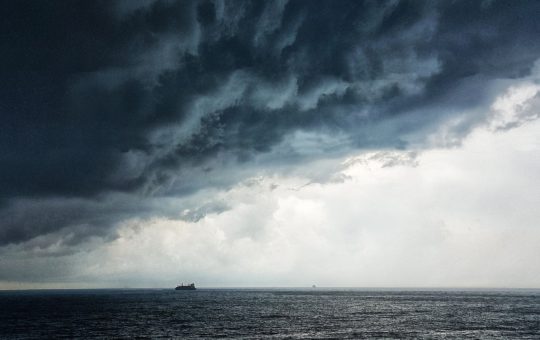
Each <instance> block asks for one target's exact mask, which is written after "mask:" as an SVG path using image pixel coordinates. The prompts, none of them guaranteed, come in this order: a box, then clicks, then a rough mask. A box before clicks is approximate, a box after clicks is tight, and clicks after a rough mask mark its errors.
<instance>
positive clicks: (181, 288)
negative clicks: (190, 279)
mask: <svg viewBox="0 0 540 340" xmlns="http://www.w3.org/2000/svg"><path fill="white" fill-rule="evenodd" d="M195 289H197V288H195V284H194V283H190V284H188V285H186V286H184V284H183V283H182V284H181V285H180V286H176V288H175V289H174V290H195Z"/></svg>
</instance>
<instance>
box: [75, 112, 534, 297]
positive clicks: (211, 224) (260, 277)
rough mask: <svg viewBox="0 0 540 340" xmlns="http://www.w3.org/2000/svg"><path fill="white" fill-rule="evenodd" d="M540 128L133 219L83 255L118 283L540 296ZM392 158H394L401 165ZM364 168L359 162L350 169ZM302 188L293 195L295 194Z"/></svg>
mask: <svg viewBox="0 0 540 340" xmlns="http://www.w3.org/2000/svg"><path fill="white" fill-rule="evenodd" d="M539 132H540V121H534V122H529V123H527V124H524V125H522V126H521V127H519V128H516V129H512V130H509V131H505V132H497V133H494V132H491V131H489V130H488V129H478V130H476V131H475V132H474V133H473V134H472V135H471V136H470V137H469V138H468V139H466V140H465V141H464V143H463V146H462V147H461V148H459V149H437V150H431V151H425V152H423V153H422V154H420V155H418V156H416V158H414V157H413V160H414V161H413V162H397V163H393V164H392V165H393V166H384V165H385V164H387V163H388V159H397V160H403V159H410V158H411V157H410V155H407V154H408V153H407V152H403V153H402V154H400V153H399V152H393V153H391V154H387V155H383V154H379V156H377V157H374V155H376V154H369V153H368V154H366V155H365V156H363V158H361V159H362V160H363V161H351V160H350V159H349V160H348V161H347V162H346V163H344V166H345V168H344V170H343V171H342V174H343V175H344V178H346V180H344V181H341V182H335V181H334V182H328V183H322V184H321V183H318V184H317V183H316V184H310V185H307V186H303V184H305V183H306V179H305V178H300V177H290V176H289V177H279V176H274V177H263V178H258V179H257V180H255V181H251V182H249V183H247V182H246V183H244V184H242V185H238V186H236V187H235V188H233V189H232V190H230V191H228V192H225V193H222V197H220V198H219V199H221V200H227V203H228V204H229V205H230V206H232V209H231V210H228V211H226V212H223V213H221V214H210V215H207V216H206V217H205V218H203V219H201V220H199V221H198V222H196V223H189V222H182V221H176V220H161V219H155V220H153V221H152V222H150V223H148V222H137V221H132V222H129V223H126V224H125V225H124V226H123V227H122V229H121V233H120V234H121V237H120V238H119V239H117V240H116V241H114V242H112V243H109V244H107V245H104V246H103V247H101V248H100V249H98V250H96V251H94V252H92V253H90V254H88V257H87V261H88V262H89V263H94V265H93V266H91V265H88V266H87V267H86V270H85V271H84V273H83V276H84V277H88V278H100V277H108V278H110V279H112V280H113V281H114V280H117V283H118V285H130V284H132V285H158V286H160V285H162V286H167V285H172V284H174V283H175V282H176V281H179V280H184V281H196V282H198V283H200V284H202V285H207V286H221V285H228V286H258V285H262V286H268V285H303V286H306V285H311V284H313V283H314V284H318V285H329V286H487V287H495V286H498V287H501V286H504V287H507V286H512V287H540V271H539V270H538V263H540V251H539V248H538V244H540V228H539V225H538V221H540V213H539V212H538V206H539V204H540V186H539V185H538V183H539V175H538V174H539V173H540V156H539V155H540V153H539V152H540V133H539ZM396 157H397V158H396ZM356 160H358V158H357V159H356ZM292 189H294V190H292Z"/></svg>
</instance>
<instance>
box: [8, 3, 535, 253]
mask: <svg viewBox="0 0 540 340" xmlns="http://www.w3.org/2000/svg"><path fill="white" fill-rule="evenodd" d="M2 7H3V13H4V14H3V19H2V21H1V22H0V26H1V30H0V31H1V32H2V33H1V35H2V38H1V39H0V46H1V50H2V51H3V52H2V53H1V54H0V67H1V68H0V117H1V119H2V125H1V133H0V246H2V245H3V246H5V245H9V244H14V243H21V242H25V241H29V240H32V239H36V238H37V237H43V236H44V235H49V236H48V238H45V239H46V240H49V241H43V242H46V243H47V242H48V243H47V244H50V243H54V242H55V241H57V240H59V239H61V240H63V242H65V243H68V244H74V245H76V244H78V243H79V242H81V240H83V239H88V237H92V236H100V237H105V238H106V237H114V228H113V227H114V226H115V225H117V224H118V223H119V222H122V221H125V220H129V219H132V218H149V217H152V216H159V217H168V218H181V219H187V220H195V221H196V220H198V219H200V218H201V217H202V216H204V215H205V214H206V213H209V212H219V211H223V210H226V209H228V206H227V204H226V203H225V202H211V201H208V200H203V201H202V202H201V201H200V200H197V199H195V198H193V197H201V195H203V194H211V193H212V192H213V191H212V190H216V189H218V188H222V189H227V188H228V187H230V186H231V185H234V184H235V183H238V182H240V181H242V180H245V179H246V178H248V177H250V176H253V175H255V174H257V173H258V172H259V171H261V169H265V171H267V172H272V171H274V170H275V171H279V169H282V168H287V167H294V166H295V165H297V164H303V163H306V162H310V161H316V160H318V159H323V158H332V157H337V156H339V155H341V156H342V155H346V154H348V153H350V152H353V151H358V150H364V149H365V150H367V149H389V150H395V149H399V150H407V149H409V148H410V147H411V145H414V146H415V147H416V148H430V147H431V144H430V143H431V142H430V140H429V138H428V137H429V136H430V135H431V134H433V133H434V132H435V131H437V130H438V129H439V128H440V127H441V126H442V125H444V124H446V123H447V122H449V121H453V120H458V121H459V123H458V124H454V125H452V127H451V131H450V132H449V133H451V134H452V138H451V142H449V143H450V144H452V143H455V142H456V141H457V143H459V141H460V140H461V139H462V138H463V137H465V136H467V134H468V133H469V132H470V131H471V130H472V129H473V128H474V127H475V126H477V125H479V124H483V123H485V122H486V120H487V119H489V118H490V117H488V116H487V115H486V114H479V113H478V111H475V110H476V109H477V108H478V107H479V106H481V105H485V104H486V103H488V102H489V101H490V100H492V99H493V96H494V88H495V87H497V84H498V82H500V81H504V80H508V79H517V78H522V77H527V76H528V75H529V74H531V70H532V68H533V66H534V62H535V61H536V60H537V59H538V57H539V56H540V44H538V43H537V39H538V36H540V21H538V19H537V18H538V15H540V2H538V1H522V2H520V3H519V4H516V3H513V2H510V1H500V2H499V1H452V2H450V1H448V2H442V1H441V2H428V1H425V2H423V1H338V2H336V1H297V0H295V1H269V2H263V1H218V0H216V1H125V2H111V1H53V2H38V1H25V0H21V1H9V2H6V3H4V4H3V5H2ZM473 113H475V114H473ZM522 115H523V117H525V118H523V119H529V118H530V117H537V115H536V116H535V113H530V112H528V111H523V114H522ZM509 124H510V123H509ZM500 128H501V129H503V128H511V126H510V125H508V124H507V125H504V126H501V127H500ZM413 154H414V153H413ZM388 162H389V164H390V163H392V164H393V163H395V162H398V163H399V162H402V161H401V160H399V159H398V160H393V159H391V160H389V161H388ZM390 166H391V165H390ZM197 195H199V196H197Z"/></svg>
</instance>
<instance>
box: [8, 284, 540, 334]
mask: <svg viewBox="0 0 540 340" xmlns="http://www.w3.org/2000/svg"><path fill="white" fill-rule="evenodd" d="M0 337H1V338H9V339H19V338H21V339H25V338H32V339H34V338H62V337H64V338H87V337H98V338H132V337H139V338H160V337H161V338H182V339H190V338H226V337H229V338H245V339H256V338H279V339H282V338H309V339H318V338H323V339H324V338H338V339H341V338H344V339H345V338H350V339H362V338H370V339H373V338H401V339H402V338H429V339H437V338H440V339H450V338H457V339H468V338H470V339H482V338H486V339H492V338H504V339H517V338H521V339H540V291H539V290H501V291H497V290H490V291H479V290H472V291H454V290H445V291H435V290H430V291H417V290H405V291H400V290H387V291H380V290H359V289H338V290H332V289H320V288H316V289H252V290H250V289H198V290H197V291H174V290H171V289H170V290H157V289H147V290H132V289H126V290H58V291H17V292H12V291H3V292H0Z"/></svg>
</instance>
